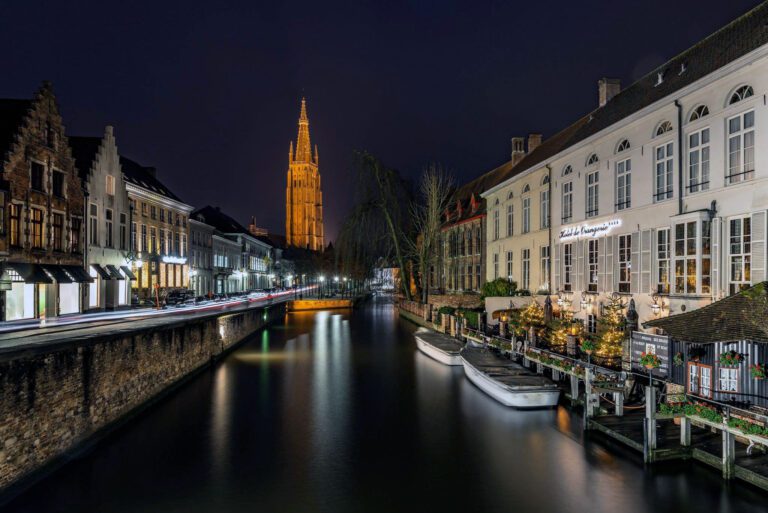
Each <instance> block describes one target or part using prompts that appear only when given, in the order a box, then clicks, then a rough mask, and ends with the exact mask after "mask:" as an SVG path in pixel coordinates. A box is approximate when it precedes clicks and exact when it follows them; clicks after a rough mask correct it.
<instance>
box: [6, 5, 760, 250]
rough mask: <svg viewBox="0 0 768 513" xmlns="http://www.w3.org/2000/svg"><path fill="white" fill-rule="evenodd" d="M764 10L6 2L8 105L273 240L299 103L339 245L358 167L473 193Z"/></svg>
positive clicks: (281, 219) (330, 232) (329, 226)
mask: <svg viewBox="0 0 768 513" xmlns="http://www.w3.org/2000/svg"><path fill="white" fill-rule="evenodd" d="M758 3H759V2H756V1H755V0H729V1H728V2H725V1H723V0H685V1H683V0H675V1H670V0H664V1H660V0H646V1H642V2H629V1H622V2H616V1H613V2H609V1H603V2H599V1H578V2H573V1H570V2H562V3H557V2H505V1H497V2H485V1H472V2H452V1H426V0H421V1H414V2H381V1H379V2H372V1H365V0H357V1H354V2H349V3H348V4H339V5H334V6H331V4H330V3H328V2H318V1H316V0H315V1H312V2H307V3H303V2H300V1H293V2H286V3H284V4H281V3H279V2H268V3H267V2H264V3H261V2H254V1H249V2H241V3H240V4H238V3H235V2H225V1H220V2H211V1H206V2H202V1H196V0H187V1H185V2H165V1H164V2H157V1H155V2H141V1H131V2H119V3H114V4H112V3H110V2H103V1H102V2H93V3H90V2H65V1H61V2H37V1H31V0H27V1H22V2H3V6H2V10H1V11H0V12H1V13H2V15H1V16H0V46H1V47H2V48H3V58H2V66H3V68H2V71H3V72H2V75H1V76H0V96H2V97H11V98H12V97H29V96H31V94H32V92H33V91H34V90H36V89H37V88H38V87H39V85H40V83H41V81H42V80H46V79H47V80H51V81H52V82H53V85H54V91H55V92H56V94H57V97H58V100H59V105H60V107H61V110H62V114H63V116H64V123H65V125H66V127H67V132H68V134H70V135H101V134H102V133H103V127H104V125H106V124H112V125H114V126H115V132H116V136H117V142H118V146H119V148H120V150H121V152H122V153H123V154H124V155H126V156H129V157H131V158H134V159H136V160H138V161H140V162H142V163H143V164H146V165H154V166H156V167H157V169H158V177H159V178H160V179H161V180H162V181H163V182H164V183H166V185H168V186H169V187H170V188H171V190H173V191H174V192H175V193H176V194H178V195H179V196H180V197H181V198H182V199H183V200H184V201H186V202H187V203H190V204H192V205H195V206H203V205H205V204H213V205H220V206H221V207H222V208H223V209H225V210H226V211H227V212H229V213H230V214H232V215H233V216H234V217H236V218H238V219H239V220H241V221H242V222H244V223H247V222H248V220H249V219H250V216H251V215H255V216H256V219H257V223H258V224H259V225H261V226H266V227H267V228H269V229H270V230H271V231H277V232H279V233H282V232H284V229H285V228H284V223H285V173H286V170H287V155H288V143H289V141H290V140H292V139H295V138H296V131H297V125H296V122H297V119H298V115H299V104H300V99H301V97H302V96H306V97H307V102H308V112H309V119H310V131H311V135H312V143H313V144H315V143H317V144H318V146H319V153H320V172H321V174H322V179H323V194H324V203H325V220H326V234H327V236H330V237H331V238H333V237H335V235H336V233H337V231H338V227H339V224H340V223H341V220H342V219H343V216H344V214H345V212H346V211H347V209H348V207H349V205H350V203H351V198H350V197H349V196H350V187H349V186H348V183H349V176H350V165H351V155H352V151H353V150H354V149H366V150H368V151H371V152H373V153H374V154H376V155H378V156H379V157H381V158H382V159H383V160H384V161H385V163H387V164H389V165H391V166H393V167H397V168H399V169H400V170H401V171H403V172H404V173H405V174H407V175H409V176H417V175H418V172H419V170H420V169H421V168H422V167H423V166H424V165H425V164H427V163H429V162H432V161H438V162H441V163H442V164H443V165H444V166H446V167H447V168H449V169H450V170H452V172H453V173H454V175H455V176H456V177H457V179H458V180H459V181H466V180H469V179H471V178H473V177H475V176H477V175H479V174H481V173H483V172H485V171H488V170H490V169H491V168H493V167H495V166H497V165H498V164H500V163H502V162H504V161H505V160H506V159H508V158H509V152H510V142H509V140H510V138H511V137H513V136H518V135H526V134H528V133H529V132H541V133H543V134H544V136H545V138H546V137H548V136H550V135H552V134H553V133H555V132H556V131H558V130H559V129H561V128H563V127H565V126H566V125H567V124H569V123H570V122H572V121H574V120H575V119H576V118H578V117H579V116H581V115H583V114H584V113H586V112H588V111H589V110H592V109H594V108H595V107H596V104H597V80H598V79H599V78H600V77H602V76H609V77H618V78H621V79H622V82H623V84H625V85H626V84H629V83H630V82H631V81H633V80H634V79H637V78H638V77H640V76H641V75H643V74H644V73H646V72H648V71H650V70H651V69H653V68H654V67H656V66H658V65H659V64H661V63H662V62H664V61H666V60H667V59H668V58H670V57H672V56H673V55H675V54H676V53H679V52H680V51H682V50H684V49H686V48H688V47H689V46H691V45H693V44H695V43H696V42H697V41H699V40H700V39H702V38H703V37H705V36H706V35H708V34H709V33H711V32H713V31H714V30H716V29H717V28H719V27H720V26H722V25H724V24H725V23H727V22H729V21H731V20H732V19H734V18H736V17H737V16H739V15H740V14H742V13H743V12H745V11H746V10H748V9H749V8H751V7H753V6H755V5H757V4H758Z"/></svg>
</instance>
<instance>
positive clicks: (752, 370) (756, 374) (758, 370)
mask: <svg viewBox="0 0 768 513" xmlns="http://www.w3.org/2000/svg"><path fill="white" fill-rule="evenodd" d="M749 374H750V375H751V376H752V377H753V378H755V379H765V365H763V364H762V363H756V364H754V365H750V366H749Z"/></svg>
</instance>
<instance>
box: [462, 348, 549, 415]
mask: <svg viewBox="0 0 768 513" xmlns="http://www.w3.org/2000/svg"><path fill="white" fill-rule="evenodd" d="M461 361H462V365H464V374H465V375H466V376H467V378H468V379H469V380H470V381H471V382H472V383H474V384H475V385H476V386H477V387H478V388H479V389H480V390H482V391H483V392H485V393H486V394H488V395H490V396H491V397H493V398H494V399H496V400H497V401H499V402H500V403H501V404H503V405H505V406H511V407H513V408H520V409H530V408H550V407H552V406H556V405H557V401H558V399H559V397H560V389H559V388H558V387H557V385H556V384H555V383H553V382H552V381H551V380H549V379H547V378H545V377H544V376H540V375H538V374H534V373H532V372H530V371H529V370H528V369H526V368H524V367H523V366H522V365H519V364H517V363H514V362H511V361H509V360H506V359H503V358H501V357H499V356H497V355H495V354H493V353H491V352H489V351H486V350H483V349H475V348H471V347H465V348H464V349H462V350H461Z"/></svg>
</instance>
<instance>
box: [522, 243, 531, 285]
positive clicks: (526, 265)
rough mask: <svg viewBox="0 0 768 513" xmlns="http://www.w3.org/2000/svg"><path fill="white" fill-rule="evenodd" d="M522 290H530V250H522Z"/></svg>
mask: <svg viewBox="0 0 768 513" xmlns="http://www.w3.org/2000/svg"><path fill="white" fill-rule="evenodd" d="M522 263H523V276H522V278H523V284H522V286H523V289H525V290H530V288H531V250H530V249H524V250H523V258H522Z"/></svg>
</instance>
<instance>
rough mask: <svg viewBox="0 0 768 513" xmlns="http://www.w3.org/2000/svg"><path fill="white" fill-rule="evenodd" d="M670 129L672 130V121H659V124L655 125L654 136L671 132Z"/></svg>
mask: <svg viewBox="0 0 768 513" xmlns="http://www.w3.org/2000/svg"><path fill="white" fill-rule="evenodd" d="M671 131H672V123H670V122H669V121H662V122H661V123H659V126H658V127H656V137H658V136H660V135H664V134H666V133H667V132H671Z"/></svg>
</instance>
